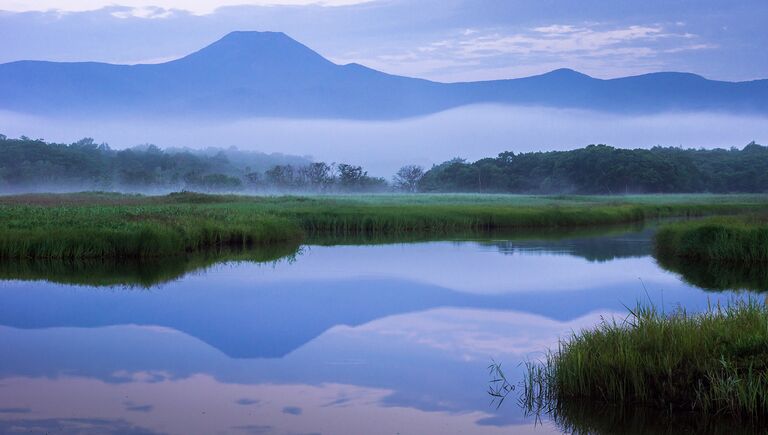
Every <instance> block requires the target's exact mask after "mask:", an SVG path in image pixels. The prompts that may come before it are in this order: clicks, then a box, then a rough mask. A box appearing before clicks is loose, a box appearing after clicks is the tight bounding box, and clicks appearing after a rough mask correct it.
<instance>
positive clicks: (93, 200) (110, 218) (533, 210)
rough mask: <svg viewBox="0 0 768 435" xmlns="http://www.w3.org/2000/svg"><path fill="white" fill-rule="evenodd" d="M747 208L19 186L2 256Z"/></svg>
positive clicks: (1, 236) (583, 222)
mask: <svg viewBox="0 0 768 435" xmlns="http://www.w3.org/2000/svg"><path fill="white" fill-rule="evenodd" d="M754 211H768V197H766V196H761V195H733V196H729V195H720V196H715V195H671V196H610V197H608V196H520V195H368V196H313V197H300V196H280V197H269V196H268V197H248V196H234V195H203V194H196V193H188V192H183V193H175V194H170V195H165V196H141V195H120V194H115V193H104V192H94V193H81V194H65V195H52V194H43V195H20V196H8V197H0V258H6V259H8V258H17V259H24V258H26V259H29V258H65V259H75V258H77V259H87V258H153V257H162V256H170V255H183V254H189V253H194V252H202V251H206V250H210V249H218V248H221V247H252V246H262V245H269V244H277V243H295V241H296V240H299V239H301V238H302V237H306V236H317V235H323V236H331V237H339V236H344V237H346V236H350V235H353V236H354V235H367V236H374V237H380V236H393V235H397V236H400V237H411V238H413V237H414V235H418V236H417V237H420V236H424V235H429V236H436V235H449V234H453V233H461V232H463V233H466V232H488V231H517V230H526V231H531V230H536V231H537V230H542V231H550V230H552V229H562V228H579V227H591V226H603V225H614V224H621V223H631V222H642V221H644V220H647V219H653V218H659V217H668V216H688V217H690V216H703V215H709V214H728V213H744V212H754Z"/></svg>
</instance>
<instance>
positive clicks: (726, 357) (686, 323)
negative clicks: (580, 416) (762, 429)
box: [522, 300, 768, 419]
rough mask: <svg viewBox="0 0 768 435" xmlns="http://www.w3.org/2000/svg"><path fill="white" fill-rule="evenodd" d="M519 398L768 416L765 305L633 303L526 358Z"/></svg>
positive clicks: (540, 403)
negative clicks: (689, 307)
mask: <svg viewBox="0 0 768 435" xmlns="http://www.w3.org/2000/svg"><path fill="white" fill-rule="evenodd" d="M523 386H524V392H523V395H522V397H523V399H522V400H523V404H524V406H526V407H527V408H528V409H544V410H550V411H551V410H557V409H560V408H562V407H564V406H568V405H569V404H570V403H572V402H574V401H584V400H588V401H594V402H601V403H607V404H613V405H621V406H627V405H628V406H636V405H637V406H652V407H656V408H660V409H665V410H677V411H694V412H701V413H705V414H708V415H714V414H717V415H727V416H733V417H737V418H745V419H764V418H765V417H768V308H766V306H765V305H764V304H762V303H759V302H757V301H755V300H748V301H734V302H732V303H730V304H728V305H726V306H719V305H718V306H714V307H709V309H708V310H707V311H706V312H704V313H700V314H691V313H688V312H686V311H685V310H677V311H675V312H673V313H671V314H664V313H662V312H660V311H659V310H658V309H657V308H656V307H654V306H652V305H638V306H637V307H635V308H634V309H632V310H630V314H629V316H628V317H627V318H626V319H624V320H605V321H603V322H602V323H601V324H600V325H599V326H597V327H596V328H594V329H591V330H584V331H581V332H579V333H576V334H574V335H573V336H571V337H570V338H569V339H567V340H564V341H561V343H560V345H559V347H558V349H557V351H556V352H552V353H550V354H549V355H548V356H547V357H546V358H545V360H544V361H542V362H532V363H528V364H527V374H526V376H525V381H524V383H523Z"/></svg>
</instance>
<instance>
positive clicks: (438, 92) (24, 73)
mask: <svg viewBox="0 0 768 435" xmlns="http://www.w3.org/2000/svg"><path fill="white" fill-rule="evenodd" d="M767 101H768V80H755V81H749V82H722V81H715V80H708V79H705V78H703V77H701V76H698V75H695V74H689V73H676V72H660V73H652V74H644V75H640V76H633V77H624V78H618V79H609V80H602V79H596V78H593V77H590V76H587V75H585V74H581V73H579V72H576V71H573V70H569V69H559V70H555V71H551V72H549V73H546V74H542V75H538V76H532V77H526V78H520V79H508V80H493V81H481V82H465V83H438V82H433V81H429V80H423V79H416V78H410V77H403V76H396V75H391V74H386V73H383V72H380V71H376V70H373V69H370V68H367V67H365V66H362V65H358V64H348V65H337V64H335V63H333V62H331V61H329V60H327V59H325V58H324V57H322V56H321V55H319V54H318V53H316V52H315V51H313V50H311V49H310V48H308V47H307V46H305V45H303V44H301V43H299V42H297V41H295V40H293V39H292V38H290V37H289V36H287V35H285V34H284V33H279V32H232V33H230V34H228V35H226V36H225V37H223V38H222V39H220V40H218V41H216V42H214V43H212V44H210V45H209V46H207V47H205V48H203V49H201V50H199V51H197V52H194V53H192V54H190V55H188V56H185V57H182V58H180V59H177V60H173V61H170V62H166V63H161V64H140V65H114V64H106V63H96V62H46V61H18V62H10V63H5V64H0V110H10V111H17V112H22V113H29V114H36V115H72V116H79V115H91V116H103V117H125V116H169V117H173V116H195V115H200V116H206V117H209V116H214V117H223V118H241V117H254V116H264V117H292V118H346V119H398V118H406V117H412V116H419V115H426V114H431V113H435V112H439V111H443V110H447V109H451V108H455V107H459V106H464V105H469V104H509V105H526V106H546V107H556V108H576V109H586V110H598V111H611V112H621V113H658V112H664V111H717V112H729V113H739V114H742V113H751V114H760V115H766V114H768V103H767Z"/></svg>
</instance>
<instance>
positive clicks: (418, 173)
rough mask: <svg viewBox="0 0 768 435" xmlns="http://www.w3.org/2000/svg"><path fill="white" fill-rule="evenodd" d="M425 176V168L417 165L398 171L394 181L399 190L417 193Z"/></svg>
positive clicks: (407, 166)
mask: <svg viewBox="0 0 768 435" xmlns="http://www.w3.org/2000/svg"><path fill="white" fill-rule="evenodd" d="M423 176H424V168H422V167H421V166H417V165H406V166H403V167H402V168H400V169H399V170H398V171H397V174H395V176H394V177H393V179H392V181H393V182H394V185H395V187H396V188H397V189H400V190H403V191H405V192H416V191H417V190H418V188H419V181H420V180H421V177H423Z"/></svg>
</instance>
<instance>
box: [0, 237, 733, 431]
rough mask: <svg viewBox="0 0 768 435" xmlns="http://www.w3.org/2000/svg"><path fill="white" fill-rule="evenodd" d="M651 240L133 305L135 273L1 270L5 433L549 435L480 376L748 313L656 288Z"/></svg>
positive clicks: (398, 263)
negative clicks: (663, 312) (575, 339)
mask: <svg viewBox="0 0 768 435" xmlns="http://www.w3.org/2000/svg"><path fill="white" fill-rule="evenodd" d="M650 235H651V232H650V231H649V230H645V231H643V230H626V231H616V230H614V231H612V232H611V233H609V234H603V235H600V234H598V235H591V236H572V237H567V238H565V239H553V238H545V239H542V240H535V239H530V240H504V239H500V240H496V239H494V238H487V239H485V240H480V241H440V242H423V243H408V244H381V245H357V246H355V245H343V246H320V245H307V246H303V247H301V248H300V250H299V252H297V253H296V254H295V255H292V256H290V257H286V258H283V259H281V260H277V261H275V262H270V263H253V262H227V263H220V264H215V265H213V266H210V267H208V268H204V269H199V270H197V271H194V270H193V271H189V272H188V273H186V274H185V273H184V270H185V269H184V268H183V267H181V269H180V268H179V267H178V265H176V266H174V267H175V268H174V269H173V270H174V271H176V272H173V273H169V274H168V275H169V276H165V278H164V279H165V280H166V281H165V282H162V283H160V284H157V285H149V286H148V287H146V288H145V286H142V285H136V284H137V282H140V283H143V284H144V285H147V282H146V280H143V281H142V280H139V279H137V278H135V275H136V267H128V266H126V267H128V268H129V269H130V270H129V272H125V271H122V272H121V271H120V270H119V268H120V265H112V267H115V268H116V269H115V272H114V275H116V276H118V278H116V280H117V281H118V282H124V283H125V284H126V285H118V286H98V285H93V286H89V285H83V284H66V283H62V282H80V283H90V284H103V283H104V280H103V279H101V278H103V277H101V278H93V277H92V276H89V272H88V270H89V268H88V267H87V265H86V266H83V265H64V266H62V265H50V264H49V265H20V266H18V267H16V266H13V267H10V268H7V269H8V270H6V271H5V272H4V275H3V276H4V277H6V278H7V279H6V280H4V281H2V282H0V350H1V355H2V357H0V433H14V432H22V433H28V432H32V433H35V432H41V433H45V432H52V433H70V432H71V433H99V434H101V433H139V434H143V433H171V434H198V433H199V434H214V433H232V434H262V433H264V434H310V433H321V434H398V433H399V434H427V433H439V434H454V433H456V434H458V433H461V434H475V433H477V434H484V433H489V434H494V433H505V434H508V433H536V434H547V433H559V432H560V431H561V430H562V428H561V427H559V426H558V425H557V424H555V423H554V422H551V421H549V420H548V419H547V417H543V418H542V419H541V420H539V421H537V419H536V418H534V417H530V416H526V415H525V413H524V412H523V411H522V410H521V409H520V408H519V407H518V406H517V404H516V403H515V400H513V399H508V400H509V401H508V402H506V403H504V405H503V406H502V407H500V408H498V409H497V408H496V407H495V406H491V405H490V397H489V396H488V394H487V388H488V379H489V378H488V373H487V370H486V367H487V366H488V364H489V363H490V362H491V360H492V359H493V360H495V361H499V362H502V363H503V366H504V367H505V368H506V371H507V376H508V377H509V378H511V379H520V378H521V368H520V367H519V366H518V364H519V363H520V362H521V361H524V360H530V359H536V358H540V357H541V356H542V354H543V352H544V351H545V350H546V349H547V348H548V347H552V346H555V345H556V343H557V340H558V338H559V337H565V336H567V335H568V334H569V333H570V332H571V331H574V330H579V329H581V328H585V327H590V326H592V325H595V324H596V323H597V322H599V321H600V319H601V318H605V317H610V316H614V315H615V316H621V317H623V316H624V315H625V314H626V310H625V308H624V305H632V304H634V303H635V302H637V301H639V300H648V299H649V298H650V299H651V300H652V301H653V302H655V303H657V304H660V305H661V304H663V306H665V307H666V309H671V308H673V307H675V306H678V305H682V306H684V307H686V308H688V309H690V310H701V309H704V308H705V307H706V306H707V303H708V301H709V302H714V301H717V300H727V299H730V298H734V297H744V293H738V294H737V293H732V292H717V293H716V292H708V291H704V290H701V289H699V288H696V287H693V286H691V285H689V284H686V283H685V281H683V280H682V279H681V278H680V277H679V276H678V275H677V274H675V273H672V272H668V271H665V270H664V269H662V268H661V267H660V266H658V265H657V263H656V261H655V260H654V259H653V257H651V255H650V254H651V243H650ZM156 266H157V267H162V265H156ZM142 267H144V268H145V269H146V268H151V267H153V266H152V265H145V266H142ZM189 269H194V268H193V267H190V268H189ZM47 270H49V272H46V271H47ZM179 270H181V271H179ZM94 273H95V272H94ZM109 273H112V272H109ZM142 273H143V275H142V276H145V277H146V275H147V273H146V270H144V271H143V272H142ZM174 273H175V275H174ZM78 274H79V275H80V276H79V278H78ZM99 274H100V276H101V275H103V274H104V271H103V270H102V271H100V272H99ZM150 275H152V274H151V273H150ZM158 275H162V274H158ZM153 276H154V275H153ZM121 280H122V281H121ZM158 280H160V279H158ZM168 280H169V281H168ZM134 281H136V282H134ZM655 417H656V416H654V415H651V416H650V417H649V418H650V419H653V418H655ZM620 424H623V423H620ZM626 424H627V425H630V423H626ZM631 424H637V423H636V422H635V423H631ZM614 428H615V427H614ZM627 428H628V429H630V427H627Z"/></svg>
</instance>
